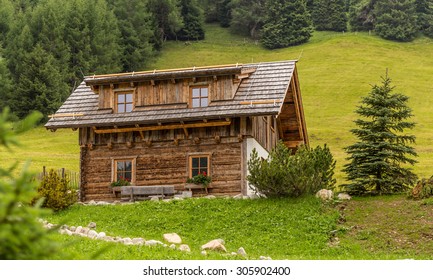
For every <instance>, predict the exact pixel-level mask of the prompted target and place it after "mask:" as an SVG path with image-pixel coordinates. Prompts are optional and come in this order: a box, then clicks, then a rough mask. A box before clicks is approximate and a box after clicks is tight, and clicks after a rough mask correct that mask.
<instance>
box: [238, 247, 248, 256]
mask: <svg viewBox="0 0 433 280" xmlns="http://www.w3.org/2000/svg"><path fill="white" fill-rule="evenodd" d="M238 255H240V256H242V257H246V256H247V252H246V251H245V249H244V247H240V248H239V249H238Z"/></svg>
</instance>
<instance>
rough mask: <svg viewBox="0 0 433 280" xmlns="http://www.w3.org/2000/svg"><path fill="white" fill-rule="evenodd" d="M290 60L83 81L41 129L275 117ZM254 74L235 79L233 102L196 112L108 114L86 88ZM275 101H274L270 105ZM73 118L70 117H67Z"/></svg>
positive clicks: (291, 67) (290, 71)
mask: <svg viewBox="0 0 433 280" xmlns="http://www.w3.org/2000/svg"><path fill="white" fill-rule="evenodd" d="M295 66H296V61H280V62H266V63H255V64H243V65H236V66H231V67H208V68H206V67H200V68H199V69H195V68H193V69H187V70H172V71H170V70H167V71H160V72H156V71H154V72H152V71H148V72H138V73H133V74H131V73H128V74H118V75H106V76H94V77H92V76H89V77H86V79H85V81H83V82H82V83H81V84H80V85H79V86H78V88H77V89H76V90H75V91H74V92H73V93H72V94H71V95H70V96H69V98H68V99H67V100H66V101H65V102H64V104H63V105H62V106H61V107H60V108H59V109H58V110H57V112H56V114H55V115H54V117H52V118H51V119H50V120H49V121H48V122H47V124H46V125H45V127H46V128H48V129H57V128H78V127H92V126H98V127H104V126H113V125H118V126H120V125H135V124H155V123H169V122H179V121H193V120H202V119H204V118H206V119H219V118H231V117H240V116H260V115H263V116H265V115H278V114H279V113H280V112H281V109H282V106H283V104H282V103H283V102H282V101H283V100H284V99H285V96H286V93H287V90H288V87H289V84H290V81H291V79H292V77H293V75H294V74H295V73H296V71H295ZM251 68H255V69H256V70H255V71H254V72H253V73H252V74H251V75H249V77H248V78H245V79H243V80H242V81H241V84H240V85H239V87H238V89H237V91H236V93H235V95H234V98H233V99H231V100H222V101H216V102H213V101H212V102H211V104H210V105H209V106H208V107H202V108H174V107H166V108H164V106H163V105H161V106H158V107H156V108H154V109H151V108H150V109H149V108H148V109H146V110H137V111H133V112H130V113H113V112H112V110H111V109H103V110H100V109H98V94H96V93H94V92H93V91H92V89H91V85H93V84H100V83H115V82H136V81H142V80H146V79H147V80H151V79H156V78H158V79H171V78H175V79H181V78H187V77H195V76H200V75H201V76H205V75H210V76H212V75H217V74H218V75H222V74H232V73H240V72H241V71H242V70H245V69H251ZM275 100H277V102H275ZM73 114H76V115H73Z"/></svg>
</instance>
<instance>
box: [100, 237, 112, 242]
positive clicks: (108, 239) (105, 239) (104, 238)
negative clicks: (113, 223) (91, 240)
mask: <svg viewBox="0 0 433 280" xmlns="http://www.w3.org/2000/svg"><path fill="white" fill-rule="evenodd" d="M102 240H104V241H107V242H113V241H114V238H113V237H111V236H104V237H103V238H102Z"/></svg>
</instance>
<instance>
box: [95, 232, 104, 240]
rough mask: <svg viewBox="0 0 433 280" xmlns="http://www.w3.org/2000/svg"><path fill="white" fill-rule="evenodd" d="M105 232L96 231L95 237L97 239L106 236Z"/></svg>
mask: <svg viewBox="0 0 433 280" xmlns="http://www.w3.org/2000/svg"><path fill="white" fill-rule="evenodd" d="M106 236H107V234H105V232H103V231H101V232H100V233H98V236H97V237H96V238H97V239H104V237H106Z"/></svg>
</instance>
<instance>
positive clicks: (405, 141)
mask: <svg viewBox="0 0 433 280" xmlns="http://www.w3.org/2000/svg"><path fill="white" fill-rule="evenodd" d="M382 80H383V81H382V85H380V86H377V85H374V86H373V87H372V90H371V92H370V93H369V95H368V96H366V97H363V98H362V101H361V103H362V104H361V106H359V107H358V109H357V110H356V113H357V114H358V115H359V116H360V117H362V118H361V119H358V120H356V121H355V124H356V125H357V127H358V128H355V129H352V130H351V132H352V133H353V134H354V135H355V136H356V137H357V138H358V142H356V143H355V144H353V145H351V146H348V147H346V148H345V150H346V152H347V153H348V154H349V157H348V158H347V160H349V163H347V164H346V165H345V166H344V169H343V171H344V172H345V173H346V174H347V179H348V180H349V181H350V183H349V184H347V185H346V187H347V189H348V191H349V192H351V193H354V194H364V193H375V194H387V193H396V192H402V191H405V190H407V189H408V188H409V187H410V186H411V185H412V184H414V183H415V181H416V178H417V176H416V175H415V174H414V173H412V171H411V170H410V168H408V167H407V165H413V164H415V163H416V160H414V159H412V158H411V157H413V156H416V155H417V154H416V152H415V150H414V148H413V147H411V146H410V144H413V143H415V136H414V135H408V134H405V133H404V131H405V130H406V129H412V128H413V127H414V126H415V123H413V122H410V121H409V120H408V119H409V118H410V117H412V110H411V109H410V108H409V107H408V105H407V101H408V97H407V96H405V95H403V94H401V93H393V92H392V91H393V89H394V88H393V87H392V86H391V79H390V78H389V77H388V75H386V76H385V78H382Z"/></svg>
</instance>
